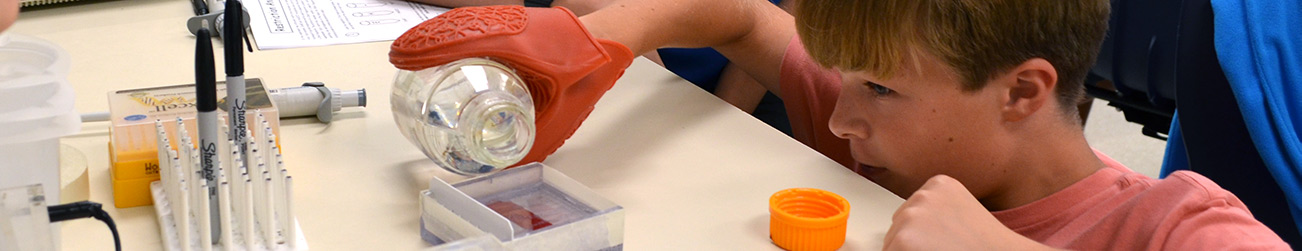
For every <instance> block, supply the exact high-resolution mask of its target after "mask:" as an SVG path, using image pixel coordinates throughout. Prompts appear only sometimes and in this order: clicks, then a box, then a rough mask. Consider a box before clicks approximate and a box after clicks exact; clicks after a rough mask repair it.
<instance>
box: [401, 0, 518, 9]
mask: <svg viewBox="0 0 1302 251" xmlns="http://www.w3.org/2000/svg"><path fill="white" fill-rule="evenodd" d="M409 1H412V2H417V3H424V4H429V5H434V6H442V7H449V8H456V7H469V6H488V5H524V0H409Z"/></svg>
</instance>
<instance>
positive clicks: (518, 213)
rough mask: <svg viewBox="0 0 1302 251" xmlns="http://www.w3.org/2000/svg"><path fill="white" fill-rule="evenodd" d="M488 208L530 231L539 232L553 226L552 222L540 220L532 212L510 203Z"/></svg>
mask: <svg viewBox="0 0 1302 251" xmlns="http://www.w3.org/2000/svg"><path fill="white" fill-rule="evenodd" d="M488 208H489V209H493V211H494V212H497V213H498V214H501V215H502V216H504V217H506V219H507V220H510V221H511V222H512V223H515V224H516V225H520V226H521V227H526V228H529V230H538V229H542V228H545V227H548V226H551V225H552V223H551V222H549V221H547V220H544V219H542V218H539V217H538V215H535V214H533V212H532V211H529V210H528V209H524V207H521V206H520V205H516V204H515V203H512V202H510V201H498V202H493V203H489V204H488Z"/></svg>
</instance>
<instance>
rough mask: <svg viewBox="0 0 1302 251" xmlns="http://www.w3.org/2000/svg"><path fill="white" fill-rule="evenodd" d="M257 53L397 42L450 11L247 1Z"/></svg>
mask: <svg viewBox="0 0 1302 251" xmlns="http://www.w3.org/2000/svg"><path fill="white" fill-rule="evenodd" d="M241 2H243V3H244V5H245V9H248V11H249V16H250V17H251V19H252V20H251V23H250V24H249V26H250V27H249V28H250V30H251V31H252V34H251V35H252V39H253V41H255V42H257V47H258V49H259V50H273V49H285V48H298V47H312V46H323V45H334V44H351V43H364V42H375V41H388V40H394V39H397V38H398V36H400V35H402V33H403V32H406V31H407V29H411V27H414V26H416V25H417V24H420V23H421V22H423V21H425V20H427V19H430V18H433V17H434V16H437V15H439V14H443V12H447V11H448V9H446V8H441V7H436V6H431V5H424V4H418V3H412V2H408V1H403V0H243V1H241Z"/></svg>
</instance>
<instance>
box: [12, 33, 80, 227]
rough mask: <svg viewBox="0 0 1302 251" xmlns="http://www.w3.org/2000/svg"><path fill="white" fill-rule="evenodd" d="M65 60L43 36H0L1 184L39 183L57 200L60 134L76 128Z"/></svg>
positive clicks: (65, 55) (77, 120) (49, 197)
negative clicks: (41, 37)
mask: <svg viewBox="0 0 1302 251" xmlns="http://www.w3.org/2000/svg"><path fill="white" fill-rule="evenodd" d="M69 60H70V59H69V58H68V53H67V52H65V51H63V49H62V48H59V46H57V45H54V44H52V43H50V42H48V41H45V40H41V39H39V38H35V37H29V36H24V35H18V34H5V35H3V36H0V128H4V129H3V130H0V160H3V161H0V174H3V175H0V188H12V187H19V186H27V185H31V184H40V185H41V186H43V189H44V192H43V194H44V196H45V201H51V202H56V203H57V202H58V201H59V184H60V183H59V138H60V137H63V136H65V135H69V134H72V133H76V132H77V131H78V130H80V129H81V117H80V116H79V115H78V114H77V112H76V110H75V109H74V108H73V101H74V99H75V98H74V97H73V91H72V87H71V86H70V85H69V84H68V78H67V75H68V67H69Z"/></svg>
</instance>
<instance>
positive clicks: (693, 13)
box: [579, 0, 796, 97]
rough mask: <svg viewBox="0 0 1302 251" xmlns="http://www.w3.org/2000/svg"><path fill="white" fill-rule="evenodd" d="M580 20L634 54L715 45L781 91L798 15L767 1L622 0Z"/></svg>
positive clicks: (749, 71) (599, 36) (600, 35)
mask: <svg viewBox="0 0 1302 251" xmlns="http://www.w3.org/2000/svg"><path fill="white" fill-rule="evenodd" d="M579 20H580V21H581V22H582V23H583V25H584V26H586V27H587V29H588V31H589V32H591V33H592V34H593V35H594V36H595V37H597V38H603V39H608V40H612V41H615V42H619V43H621V44H624V45H625V46H628V48H629V49H630V50H632V51H633V54H634V55H640V54H644V53H646V52H648V51H651V50H654V49H656V48H660V47H667V46H672V47H713V48H714V49H715V50H717V51H719V53H722V54H723V55H724V56H725V57H727V58H728V59H729V60H731V61H732V63H733V64H735V65H737V66H738V67H741V69H742V70H743V71H745V72H747V73H748V74H750V75H751V76H752V77H754V78H755V79H756V80H758V81H759V82H760V84H761V85H763V86H764V87H765V88H766V89H768V90H769V91H771V92H773V93H774V94H778V96H779V97H781V93H780V89H781V88H779V86H778V72H779V70H781V66H782V56H783V54H784V53H785V52H786V47H787V44H788V42H790V41H791V38H792V36H795V34H796V27H795V21H794V18H792V17H791V15H790V14H787V13H786V12H784V11H782V9H780V8H778V7H777V6H774V5H772V4H769V3H768V2H765V1H754V0H710V1H663V0H651V1H648V0H624V1H615V2H613V3H611V4H610V5H608V6H606V7H605V8H602V9H600V10H597V11H595V12H593V13H591V14H588V15H585V16H582V17H580V18H579Z"/></svg>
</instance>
